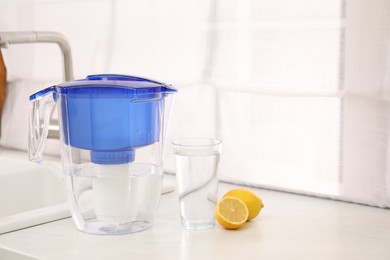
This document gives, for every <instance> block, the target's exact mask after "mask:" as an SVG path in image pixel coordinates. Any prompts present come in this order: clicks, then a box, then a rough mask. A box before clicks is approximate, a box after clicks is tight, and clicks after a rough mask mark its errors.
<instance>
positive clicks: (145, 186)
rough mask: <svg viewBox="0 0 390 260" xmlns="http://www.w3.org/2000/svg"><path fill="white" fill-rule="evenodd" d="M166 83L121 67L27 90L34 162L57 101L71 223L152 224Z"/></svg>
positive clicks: (113, 230)
mask: <svg viewBox="0 0 390 260" xmlns="http://www.w3.org/2000/svg"><path fill="white" fill-rule="evenodd" d="M175 92H176V90H175V89H174V88H172V87H171V86H169V85H166V84H164V83H161V82H157V81H153V80H148V79H145V78H140V77H133V76H124V75H93V76H88V77H87V78H86V79H83V80H75V81H70V82H66V83H63V84H60V85H56V86H52V87H49V88H46V89H43V90H41V91H39V92H37V93H35V94H33V95H31V96H30V104H31V109H30V131H29V156H30V160H33V161H37V162H42V161H43V156H42V153H43V148H44V144H45V141H46V139H47V134H48V128H49V121H50V113H51V111H52V108H53V107H54V106H56V107H57V111H58V118H59V128H60V141H61V159H62V166H63V169H62V171H63V173H62V175H63V179H64V180H65V185H66V191H67V200H68V204H69V208H70V212H71V215H72V218H73V220H74V223H75V225H76V227H77V228H78V229H79V230H81V231H84V232H86V233H92V234H124V233H132V232H137V231H141V230H144V229H146V228H148V227H150V226H151V225H152V224H153V219H154V214H155V212H156V210H157V208H158V203H159V198H160V194H161V184H162V172H163V164H162V158H163V144H164V134H165V132H166V128H167V125H168V121H169V120H168V119H169V114H170V109H171V105H172V103H173V95H172V94H174V93H175Z"/></svg>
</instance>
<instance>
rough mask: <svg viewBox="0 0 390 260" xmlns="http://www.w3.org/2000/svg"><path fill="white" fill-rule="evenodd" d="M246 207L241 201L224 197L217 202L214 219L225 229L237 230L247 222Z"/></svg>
mask: <svg viewBox="0 0 390 260" xmlns="http://www.w3.org/2000/svg"><path fill="white" fill-rule="evenodd" d="M248 216H249V211H248V207H247V206H246V205H245V203H244V202H243V201H241V200H240V199H237V198H233V197H224V198H223V199H222V200H221V201H219V202H218V204H217V207H216V209H215V217H216V219H217V221H218V223H219V224H220V225H221V226H223V227H224V228H227V229H237V228H239V227H241V226H242V225H243V224H245V222H246V221H247V219H248Z"/></svg>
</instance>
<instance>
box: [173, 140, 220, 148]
mask: <svg viewBox="0 0 390 260" xmlns="http://www.w3.org/2000/svg"><path fill="white" fill-rule="evenodd" d="M193 141H203V142H204V141H210V142H209V143H201V142H200V143H196V142H193ZM222 143H223V141H222V140H220V139H217V138H180V139H176V140H173V141H172V144H173V145H176V146H180V147H208V146H215V145H220V144H222Z"/></svg>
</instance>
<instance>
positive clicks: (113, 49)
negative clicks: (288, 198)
mask: <svg viewBox="0 0 390 260" xmlns="http://www.w3.org/2000/svg"><path fill="white" fill-rule="evenodd" d="M26 5H29V6H30V7H31V8H24V7H25V6H26ZM22 7H23V8H22ZM26 10H28V11H26ZM389 18H390V3H389V1H388V0H373V1H365V0H327V1H323V0H224V1H217V0H214V1H209V0H208V1H206V0H198V1H194V0H192V1H181V0H169V1H157V0H146V1H125V0H84V1H76V0H62V1H57V0H35V1H30V0H19V1H11V0H0V31H10V30H13V31H14V30H52V31H58V32H61V33H63V34H65V35H66V36H67V37H68V39H69V41H70V44H71V46H72V50H73V59H74V67H75V76H76V78H84V77H85V76H86V75H88V74H94V73H123V74H133V75H141V76H146V77H149V78H155V79H157V80H161V81H165V82H168V83H171V84H173V85H174V86H175V87H177V88H178V89H179V93H178V94H177V97H176V103H175V107H174V112H173V117H172V122H171V128H170V132H169V136H168V142H167V143H168V144H169V141H170V140H172V139H173V138H179V137H205V136H208V137H217V138H221V139H222V140H223V141H224V149H223V156H222V161H221V167H220V174H221V179H222V180H225V181H231V182H235V183H244V184H247V185H253V186H260V187H267V188H273V189H281V190H287V191H293V192H298V193H305V194H313V195H317V196H324V197H331V198H336V199H343V200H347V201H354V202H359V203H364V204H370V205H375V206H380V207H390V197H389V196H390V173H389V172H390V171H389V167H390V164H389V159H388V150H389V147H390V144H389V141H388V135H389V123H388V122H389V119H388V118H389V115H390V110H389V107H388V99H389V93H388V91H389V90H388V88H389V84H390V69H389V68H390V66H389V65H390V64H389V61H390V59H389V57H390V55H389V46H390V35H389V33H390V20H389ZM3 52H4V57H5V59H6V62H7V67H8V69H9V76H10V78H9V80H10V81H17V80H18V79H20V78H23V79H27V80H29V81H31V82H44V81H45V82H46V81H47V82H58V81H61V60H60V58H59V57H60V56H59V52H58V49H57V48H56V47H55V46H49V45H44V46H38V45H36V46H34V47H31V46H17V47H15V48H14V47H12V48H10V49H8V50H4V51H3ZM43 87H46V86H44V85H43V86H42V88H43ZM15 102H16V101H15ZM23 102H25V101H24V100H23ZM21 114H24V113H21ZM9 118H15V117H14V116H10V117H9ZM10 120H11V119H10ZM5 124H7V123H5ZM2 139H3V136H2ZM2 142H3V144H4V140H2ZM11 146H12V145H11ZM165 159H166V160H165V162H166V163H165V165H166V169H167V171H173V157H172V154H171V147H170V146H169V145H168V147H167V149H166V158H165Z"/></svg>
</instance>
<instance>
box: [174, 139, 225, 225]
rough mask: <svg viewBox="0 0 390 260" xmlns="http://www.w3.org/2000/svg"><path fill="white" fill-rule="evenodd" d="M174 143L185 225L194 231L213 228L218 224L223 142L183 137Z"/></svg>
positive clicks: (179, 193)
mask: <svg viewBox="0 0 390 260" xmlns="http://www.w3.org/2000/svg"><path fill="white" fill-rule="evenodd" d="M172 144H173V153H174V155H175V165H176V180H177V187H178V195H179V202H180V212H181V223H182V226H183V228H184V229H190V230H202V229H208V228H212V227H213V226H215V206H216V204H217V199H218V182H219V178H218V164H219V160H220V154H221V148H222V141H221V140H218V139H207V138H197V139H180V140H175V141H173V142H172Z"/></svg>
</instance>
